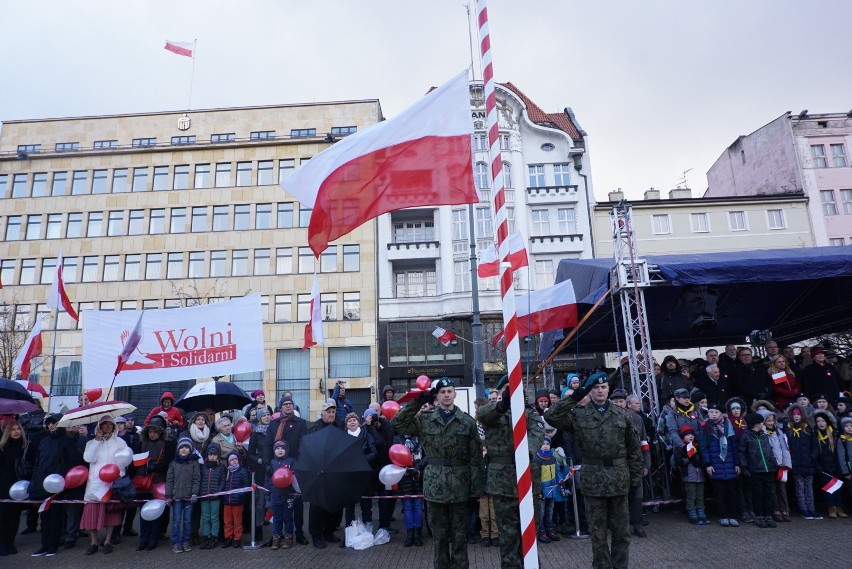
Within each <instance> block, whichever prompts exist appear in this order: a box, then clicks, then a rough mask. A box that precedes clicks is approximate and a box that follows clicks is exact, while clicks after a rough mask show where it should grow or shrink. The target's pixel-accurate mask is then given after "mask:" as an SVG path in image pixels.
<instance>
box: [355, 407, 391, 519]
mask: <svg viewBox="0 0 852 569" xmlns="http://www.w3.org/2000/svg"><path fill="white" fill-rule="evenodd" d="M372 405H376V406H378V404H377V403H372V404H371V407H372ZM364 427H365V428H366V429H367V431H368V432H369V433H370V434H371V435H372V436H373V440H374V441H375V442H376V459H375V460H374V461H373V463H372V464H371V466H372V467H373V480H372V482H373V484H372V489H373V490H374V491H375V492H376V493H377V495H380V496H385V495H388V494H390V495H393V491H388V490H387V489H385V485H384V484H380V483H379V471H381V469H382V468H384V467H385V466H387V465H388V464H390V463H391V461H390V458H389V457H388V451H389V450H390V447H391V446H392V445H393V439H394V437H395V436H396V432H395V431H394V430H393V427H392V426H391V424H390V421H388V420H387V419H385V418H384V417H382V415H381V414H380V413H379V412H378V411H377V410H376V409H373V408H370V409H367V410H366V411H364ZM365 507H366V508H367V509H366V510H365ZM394 508H396V498H385V499H380V500H379V529H382V528H384V529H386V530H388V532H389V533H398V530H395V529H391V527H390V520H391V517H393V511H394ZM372 510H373V508H372V500H362V501H361V514H362V516H364V518H363V520H362V521H363V522H364V523H367V522H368V521H370V522H371V521H373V515H372V514H373V511H372ZM367 512H368V513H367ZM368 518H369V519H368Z"/></svg>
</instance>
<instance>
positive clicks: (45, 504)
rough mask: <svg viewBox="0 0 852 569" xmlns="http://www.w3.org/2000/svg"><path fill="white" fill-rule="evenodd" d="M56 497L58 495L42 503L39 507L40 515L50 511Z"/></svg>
mask: <svg viewBox="0 0 852 569" xmlns="http://www.w3.org/2000/svg"><path fill="white" fill-rule="evenodd" d="M55 497H56V495H55V494H54V495H53V496H50V497H48V498H47V500H45V501H44V502H42V503H41V505H40V506H39V507H38V513H39V514H40V513H42V512H46V511H48V510H49V509H50V505H51V504H52V503H53V499H54V498H55Z"/></svg>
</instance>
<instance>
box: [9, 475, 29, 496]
mask: <svg viewBox="0 0 852 569" xmlns="http://www.w3.org/2000/svg"><path fill="white" fill-rule="evenodd" d="M9 497H10V498H12V499H13V500H26V499H27V498H29V497H30V481H29V480H18V481H17V482H15V483H14V484H12V486H11V487H10V488H9Z"/></svg>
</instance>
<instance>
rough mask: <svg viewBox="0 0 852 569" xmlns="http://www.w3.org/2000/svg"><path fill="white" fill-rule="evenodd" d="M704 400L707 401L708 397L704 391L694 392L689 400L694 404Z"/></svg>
mask: <svg viewBox="0 0 852 569" xmlns="http://www.w3.org/2000/svg"><path fill="white" fill-rule="evenodd" d="M702 399H707V395H706V394H705V393H704V392H703V391H693V392H692V395H691V396H690V397H689V400H690V401H692V402H693V403H698V402H699V401H701V400H702Z"/></svg>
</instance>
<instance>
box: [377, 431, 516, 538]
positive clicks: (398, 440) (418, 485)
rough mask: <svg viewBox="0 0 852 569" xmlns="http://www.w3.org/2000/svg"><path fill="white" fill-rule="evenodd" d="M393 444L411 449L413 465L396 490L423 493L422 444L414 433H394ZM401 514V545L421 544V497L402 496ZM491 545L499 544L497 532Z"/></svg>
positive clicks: (423, 465)
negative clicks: (403, 530) (402, 526)
mask: <svg viewBox="0 0 852 569" xmlns="http://www.w3.org/2000/svg"><path fill="white" fill-rule="evenodd" d="M393 442H394V444H401V445H405V447H406V448H407V449H408V450H410V451H411V458H412V460H413V461H414V466H411V467H409V468H407V469H406V471H405V475H404V476H403V477H402V480H400V481H399V489H398V490H397V492H398V493H399V494H401V495H403V496H411V495H416V494H422V493H423V469H425V468H426V456H425V455H424V454H423V445H421V444H420V439H419V438H418V437H417V436H416V435H396V436H395V437H394V440H393ZM402 514H403V516H404V518H405V541H404V542H403V544H402V546H403V547H410V546H412V545H414V546H415V547H422V546H423V533H422V532H423V498H403V499H402ZM491 545H493V546H497V545H500V536H499V534H498V535H496V536H494V537H492V539H491Z"/></svg>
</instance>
